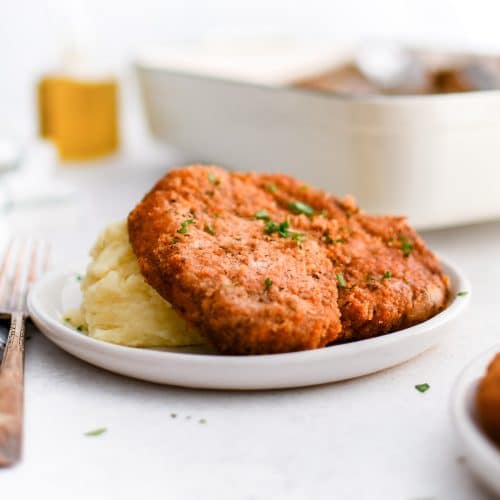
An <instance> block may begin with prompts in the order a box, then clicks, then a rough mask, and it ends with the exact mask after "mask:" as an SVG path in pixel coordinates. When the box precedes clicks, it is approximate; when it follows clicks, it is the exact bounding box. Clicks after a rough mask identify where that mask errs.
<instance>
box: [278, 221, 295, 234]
mask: <svg viewBox="0 0 500 500" xmlns="http://www.w3.org/2000/svg"><path fill="white" fill-rule="evenodd" d="M289 227H290V223H289V222H288V221H287V220H286V221H283V222H280V224H279V226H278V233H279V235H280V236H281V237H282V238H288V237H289V236H291V234H292V233H291V232H290V231H289V230H288V228H289Z"/></svg>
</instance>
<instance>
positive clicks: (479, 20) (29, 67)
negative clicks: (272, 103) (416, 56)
mask: <svg viewBox="0 0 500 500" xmlns="http://www.w3.org/2000/svg"><path fill="white" fill-rule="evenodd" d="M58 9H59V13H58V12H57V11H58ZM71 9H74V11H75V15H78V13H79V12H81V11H84V15H85V16H86V20H85V21H84V24H90V25H91V27H90V32H91V34H90V37H95V38H94V39H93V40H92V43H91V45H93V48H94V49H97V52H98V56H99V60H100V61H101V63H103V64H106V65H109V67H110V68H112V69H114V70H116V71H117V72H118V73H120V74H122V75H123V74H126V73H127V72H128V71H129V70H130V65H131V63H132V62H133V61H134V58H135V56H136V55H137V53H138V52H139V51H141V50H142V49H143V48H144V47H145V46H148V45H150V44H163V43H169V42H172V41H174V42H178V41H189V42H192V41H195V40H200V39H210V38H221V37H225V38H231V37H236V38H241V37H245V36H246V37H250V38H258V37H259V36H266V37H269V36H282V37H290V38H298V39H303V40H304V39H305V40H311V39H322V40H331V41H332V42H357V41H359V40H363V39H370V38H382V39H394V40H398V41H401V42H406V43H408V44H415V45H426V46H429V45H431V46H432V45H436V46H438V47H449V48H454V49H455V48H458V49H474V50H481V51H489V52H500V35H499V31H498V19H499V16H500V4H499V3H498V2H496V1H495V0H490V1H487V0H479V1H474V2H470V1H468V0H419V1H414V0H413V1H412V0H378V1H377V2H373V1H370V0H350V1H348V2H346V1H344V0H328V1H321V0H309V1H307V2H305V1H302V0H286V1H283V0H252V1H244V0H243V1H229V0H224V1H221V0H215V1H212V2H205V1H203V0H141V1H137V0H135V1H134V0H100V1H99V0H85V1H84V2H83V1H82V2H74V1H72V0H70V1H67V2H64V1H61V2H54V1H46V0H16V1H11V0H5V1H4V2H2V16H1V18H0V60H1V61H2V78H0V110H1V113H2V117H3V119H2V123H1V124H0V127H1V129H6V131H7V132H9V133H15V134H16V135H19V136H21V137H23V138H24V137H34V136H35V134H36V130H37V118H36V99H35V98H36V92H35V85H36V82H37V80H38V79H39V78H40V77H41V75H43V74H44V73H47V72H48V71H50V70H52V69H55V68H57V67H58V66H59V65H60V64H61V58H62V53H63V51H64V49H65V44H66V43H67V40H68V34H67V31H68V30H67V28H68V26H67V21H66V20H65V17H64V16H66V15H67V11H68V10H71ZM125 116H126V114H125V115H124V117H123V118H125ZM132 128H133V127H132ZM134 131H135V129H134Z"/></svg>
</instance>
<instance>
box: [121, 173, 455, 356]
mask: <svg viewBox="0 0 500 500" xmlns="http://www.w3.org/2000/svg"><path fill="white" fill-rule="evenodd" d="M128 236H129V240H130V244H131V247H132V250H133V252H134V254H135V257H136V259H137V262H138V266H139V270H140V273H141V276H142V277H143V278H144V280H145V282H146V283H147V284H148V285H149V286H150V287H151V288H153V289H154V290H155V291H156V292H157V293H158V294H159V295H160V296H161V297H163V299H164V300H165V301H166V302H167V303H168V304H169V306H171V307H172V309H173V310H174V311H175V312H176V313H177V314H178V315H179V317H181V318H182V319H183V320H184V321H186V322H187V323H186V324H189V325H193V326H194V327H195V328H196V329H197V330H198V331H199V332H200V334H201V335H202V336H203V338H205V339H206V340H207V341H208V342H209V343H210V344H211V345H212V346H213V347H214V348H215V349H216V350H217V351H218V352H220V353H223V354H268V353H282V352H290V351H299V350H305V349H315V348H319V347H323V346H326V345H329V344H331V343H334V342H346V341H353V340H360V339H366V338H370V337H374V336H377V335H383V334H386V333H390V332H393V331H396V330H399V329H403V328H406V327H409V326H411V325H414V324H417V323H420V322H422V321H425V320H427V319H428V318H430V317H432V316H434V315H435V314H437V313H439V312H440V311H441V310H443V309H444V308H445V307H446V305H447V302H448V297H449V280H448V278H447V276H446V275H445V274H444V273H443V270H442V268H441V265H440V263H439V261H438V259H437V258H436V257H435V256H434V255H433V254H432V252H431V251H430V250H429V249H428V248H427V247H426V245H425V243H424V242H423V240H422V239H421V238H420V237H419V236H418V234H417V233H416V232H415V231H414V230H413V229H412V228H411V227H410V226H409V225H408V223H407V222H406V220H405V218H404V217H391V216H372V215H367V214H365V213H363V212H362V211H361V210H360V209H359V208H358V207H357V205H356V203H355V201H354V200H353V199H352V198H350V197H347V198H344V199H337V198H334V197H333V196H331V195H329V194H327V193H325V192H323V191H320V190H318V189H315V188H313V187H311V186H307V185H304V184H303V183H302V182H300V181H299V180H297V179H294V178H292V177H289V176H286V175H266V174H255V173H236V172H228V171H226V170H224V169H222V168H219V167H215V166H202V165H195V166H191V167H186V168H181V169H175V170H172V171H170V172H169V173H168V174H167V175H165V176H164V177H163V178H162V179H160V181H159V182H158V183H157V184H156V185H155V186H154V187H153V189H152V190H151V191H150V192H149V193H148V194H147V195H146V196H145V197H144V199H143V200H142V201H141V202H140V203H139V204H138V205H137V206H136V207H135V208H134V209H133V210H132V212H131V213H130V215H129V217H128ZM139 333H140V332H137V334H139Z"/></svg>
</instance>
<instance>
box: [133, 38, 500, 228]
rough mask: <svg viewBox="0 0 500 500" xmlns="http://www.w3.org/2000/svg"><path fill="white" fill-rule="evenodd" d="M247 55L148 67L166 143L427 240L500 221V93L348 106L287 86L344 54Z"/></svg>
mask: <svg viewBox="0 0 500 500" xmlns="http://www.w3.org/2000/svg"><path fill="white" fill-rule="evenodd" d="M237 52H238V51H236V50H235V51H233V52H231V53H230V54H228V53H227V52H226V53H225V54H222V55H221V54H220V53H219V54H218V55H217V56H214V54H213V53H210V54H207V53H206V52H205V53H204V52H203V51H200V50H199V49H196V50H193V49H191V50H187V49H184V50H169V51H167V50H162V51H160V52H158V51H157V52H156V53H154V52H149V53H148V55H147V56H144V57H142V58H141V59H140V61H139V63H138V64H137V71H138V75H139V80H140V85H141V89H142V95H143V100H144V104H145V109H146V113H147V117H148V119H149V123H150V125H151V129H152V131H153V133H154V134H155V136H156V137H158V138H159V139H161V140H163V141H166V142H167V143H169V144H171V145H173V146H175V147H177V148H180V149H182V150H184V151H186V152H188V153H189V154H190V155H191V156H193V157H195V158H197V159H198V160H199V161H201V162H214V163H218V164H220V165H223V166H227V167H230V168H234V169H239V170H255V171H267V172H285V173H289V174H292V175H296V176H298V177H300V178H301V179H304V181H306V182H309V183H311V184H314V185H316V186H319V187H321V188H323V189H325V190H328V191H331V192H332V193H334V194H336V195H345V194H348V193H349V194H353V195H354V196H355V197H356V198H357V199H358V201H359V203H360V205H361V207H362V208H364V209H365V210H366V211H369V212H374V213H391V214H403V215H407V216H408V217H409V218H410V221H411V222H412V223H413V224H414V225H416V226H417V227H419V228H420V229H423V228H433V227H444V226H450V225H456V224H463V223H469V222H476V221H482V220H487V219H492V218H496V217H500V188H499V187H498V185H499V182H500V91H482V92H469V93H462V94H447V95H424V96H371V97H360V98H346V97H340V96H336V95H333V94H326V93H320V92H316V91H308V90H303V89H297V88H291V87H290V86H289V85H290V83H291V82H293V81H295V80H296V79H297V78H300V77H303V76H306V75H308V74H311V73H313V72H315V71H318V70H320V69H321V68H325V67H328V66H331V64H332V62H335V61H340V60H342V59H345V58H346V57H348V52H347V51H345V50H340V49H339V50H333V51H332V49H331V48H330V49H327V50H325V49H324V48H321V49H319V48H318V49H317V50H314V49H313V48H307V49H304V50H300V51H297V50H296V48H295V49H293V46H290V47H284V46H280V47H279V49H277V50H266V51H265V52H262V51H260V52H259V51H257V52H251V51H247V52H245V53H237ZM158 54H160V55H158Z"/></svg>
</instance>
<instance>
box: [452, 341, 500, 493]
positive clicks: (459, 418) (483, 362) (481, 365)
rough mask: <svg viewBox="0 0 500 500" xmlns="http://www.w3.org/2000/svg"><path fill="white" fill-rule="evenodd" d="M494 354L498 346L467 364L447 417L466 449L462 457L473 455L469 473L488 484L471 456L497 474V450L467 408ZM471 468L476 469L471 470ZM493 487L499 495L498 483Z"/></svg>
mask: <svg viewBox="0 0 500 500" xmlns="http://www.w3.org/2000/svg"><path fill="white" fill-rule="evenodd" d="M496 353H500V343H498V344H494V345H493V346H491V347H489V348H488V349H487V350H485V351H483V352H481V353H480V354H479V355H476V356H475V357H474V358H473V359H472V360H471V361H469V363H467V365H466V366H465V367H464V368H463V369H462V371H461V372H460V374H459V375H458V377H457V379H456V381H455V383H454V385H453V387H452V390H451V397H450V413H451V418H452V421H453V427H454V429H455V433H456V435H457V437H458V439H459V440H460V441H461V443H462V446H463V448H464V449H465V454H466V455H469V456H470V455H472V457H470V458H471V459H472V462H473V464H472V469H474V471H477V473H478V475H480V476H481V477H483V478H484V480H485V481H486V482H488V483H489V482H490V481H489V480H488V479H487V478H486V477H485V475H484V469H483V468H482V467H479V464H478V463H477V460H475V459H474V458H475V457H474V456H475V455H480V456H481V460H482V462H483V463H487V464H488V466H489V467H492V468H493V469H496V470H497V471H498V473H499V474H500V450H499V449H497V448H496V447H495V445H494V444H493V443H492V442H491V440H490V439H489V438H488V437H487V436H486V435H485V433H484V431H482V430H481V429H480V427H479V425H478V423H477V422H475V421H474V419H473V417H472V415H471V413H470V405H471V404H475V403H474V401H471V397H472V395H471V393H472V394H476V391H477V385H478V383H479V380H480V378H481V374H484V373H485V371H486V368H487V366H488V364H489V363H490V362H491V361H492V359H493V357H494V355H495V354H496ZM469 449H472V452H471V453H468V450H469ZM474 464H476V465H477V466H478V467H477V468H476V467H474ZM478 469H480V470H478ZM499 477H500V476H499ZM491 482H493V481H491ZM495 485H496V488H497V491H498V493H500V479H499V480H498V482H497V483H495Z"/></svg>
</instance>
